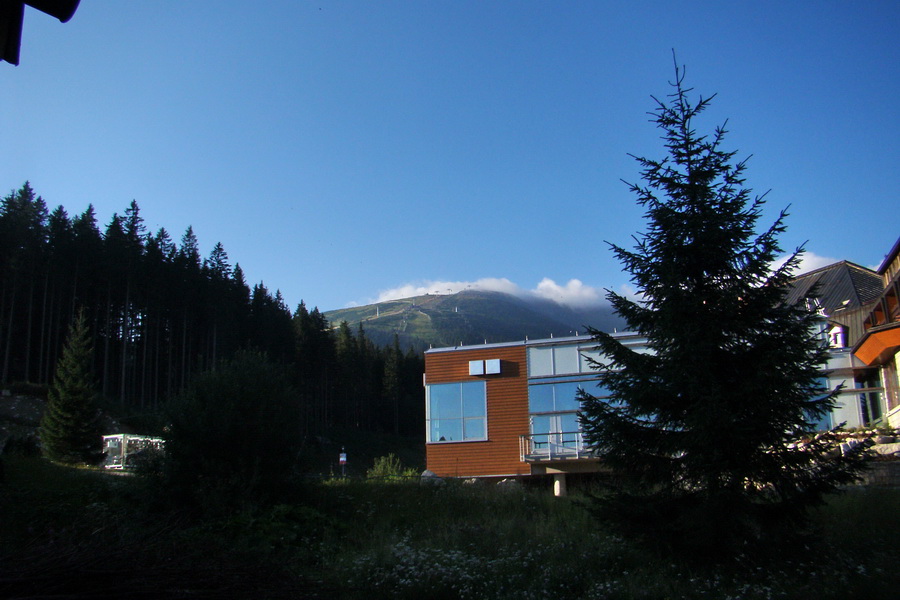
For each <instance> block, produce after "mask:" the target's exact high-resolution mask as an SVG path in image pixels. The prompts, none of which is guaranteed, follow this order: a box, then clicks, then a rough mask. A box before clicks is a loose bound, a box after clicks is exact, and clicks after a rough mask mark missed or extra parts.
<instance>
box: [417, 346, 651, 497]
mask: <svg viewBox="0 0 900 600" xmlns="http://www.w3.org/2000/svg"><path fill="white" fill-rule="evenodd" d="M616 335H617V336H618V337H619V339H620V341H621V342H622V343H624V344H626V345H629V346H632V347H634V348H635V349H636V350H638V351H640V350H641V348H643V347H644V339H643V338H641V337H639V336H636V335H633V334H616ZM595 346H596V344H595V343H594V342H593V340H592V339H591V338H590V337H588V336H574V337H566V338H550V339H544V340H526V341H521V342H510V343H499V344H485V345H479V346H456V347H451V348H435V349H431V350H428V351H426V352H425V402H426V415H425V418H426V457H427V465H428V469H429V470H431V471H433V472H434V473H436V474H437V475H439V476H441V477H498V478H503V477H523V476H533V475H554V476H555V480H556V484H557V486H558V488H557V489H558V491H559V492H562V489H563V488H562V486H564V485H565V478H564V475H565V474H566V473H584V472H591V471H597V470H598V469H599V464H598V462H597V459H596V458H594V457H592V456H591V454H590V453H589V452H587V451H586V450H585V445H584V440H583V439H582V436H581V432H580V430H579V425H578V420H577V412H578V409H579V405H578V400H577V399H576V392H577V390H578V388H579V387H583V388H585V389H586V390H587V391H588V392H589V393H591V394H593V395H594V396H598V397H602V396H603V390H601V389H599V388H598V387H597V378H596V372H595V371H594V370H593V369H591V364H590V360H591V359H592V358H595V359H596V358H599V356H598V351H597V350H596V349H595Z"/></svg>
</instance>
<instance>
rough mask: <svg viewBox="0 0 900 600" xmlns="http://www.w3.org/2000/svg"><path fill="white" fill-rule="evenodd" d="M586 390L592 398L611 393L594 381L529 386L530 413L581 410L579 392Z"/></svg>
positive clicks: (558, 382)
mask: <svg viewBox="0 0 900 600" xmlns="http://www.w3.org/2000/svg"><path fill="white" fill-rule="evenodd" d="M579 389H584V390H586V391H587V392H588V393H589V394H591V395H592V396H596V397H600V398H602V397H605V396H608V395H609V392H608V391H607V390H605V389H603V388H602V387H600V386H598V385H597V381H596V380H592V381H559V380H557V381H552V380H551V381H549V382H541V383H532V384H531V385H529V386H528V412H530V413H547V412H567V411H577V410H579V409H580V408H581V405H580V403H579V402H578V390H579Z"/></svg>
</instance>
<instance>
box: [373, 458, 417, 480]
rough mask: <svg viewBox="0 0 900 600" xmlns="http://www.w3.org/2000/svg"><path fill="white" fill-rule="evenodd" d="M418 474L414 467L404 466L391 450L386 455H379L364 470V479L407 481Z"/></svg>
mask: <svg viewBox="0 0 900 600" xmlns="http://www.w3.org/2000/svg"><path fill="white" fill-rule="evenodd" d="M417 476H418V472H417V471H416V469H414V468H406V467H404V466H403V463H401V462H400V459H399V458H398V457H397V455H396V454H394V453H393V452H391V453H390V454H388V455H387V456H379V457H378V458H376V459H375V464H374V465H373V466H372V468H371V469H369V470H368V471H366V479H377V480H381V481H407V480H412V479H414V478H415V477H417Z"/></svg>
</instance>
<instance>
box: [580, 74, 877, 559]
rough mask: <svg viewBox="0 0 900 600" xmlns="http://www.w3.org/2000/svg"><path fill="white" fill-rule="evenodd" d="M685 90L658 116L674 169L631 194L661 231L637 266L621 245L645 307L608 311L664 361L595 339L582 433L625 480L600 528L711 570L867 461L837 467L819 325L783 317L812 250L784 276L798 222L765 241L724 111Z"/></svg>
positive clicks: (789, 520)
mask: <svg viewBox="0 0 900 600" xmlns="http://www.w3.org/2000/svg"><path fill="white" fill-rule="evenodd" d="M671 85H672V87H673V92H672V94H670V96H669V99H668V101H660V100H658V99H656V98H654V100H655V101H656V103H657V107H656V110H655V111H654V112H652V113H650V114H651V115H653V116H654V120H655V122H656V124H657V126H658V127H659V128H660V129H661V130H662V132H663V135H662V139H664V140H665V146H666V148H667V151H668V153H667V156H666V157H665V158H663V159H662V160H653V159H648V158H640V157H635V158H636V160H637V161H638V163H639V164H640V166H641V167H642V172H641V176H642V179H643V181H644V183H643V184H641V185H638V184H633V185H631V186H630V189H631V191H632V192H633V193H634V194H635V195H636V196H637V202H638V204H639V205H640V206H642V207H644V208H645V209H646V213H645V218H646V220H647V231H646V232H645V233H643V234H640V235H638V236H636V237H635V241H636V245H635V246H634V249H633V250H627V249H625V248H622V247H620V246H616V245H611V246H612V250H613V253H614V254H615V256H616V257H617V258H618V260H620V261H621V263H622V264H623V266H624V268H625V270H626V271H627V272H628V273H630V275H631V281H632V283H633V284H634V285H635V286H636V288H637V291H638V295H637V297H636V298H635V299H630V298H626V297H624V296H621V295H618V294H615V293H613V292H609V294H608V299H609V300H610V302H611V303H612V305H613V307H614V308H615V310H616V311H617V313H618V314H619V315H620V316H622V317H623V318H624V319H625V320H626V321H627V323H628V325H629V328H630V329H631V330H632V331H634V332H637V333H638V334H640V335H642V336H645V337H646V341H647V346H648V347H649V349H650V350H651V352H650V353H640V352H635V351H633V350H631V349H629V348H626V347H625V346H623V345H622V344H621V343H620V342H619V341H618V340H617V339H616V337H614V336H612V335H609V334H606V333H603V332H600V331H597V330H593V329H591V330H590V333H591V335H593V337H594V339H595V340H596V342H597V344H598V346H599V349H600V351H601V356H602V358H601V359H600V360H598V361H595V362H594V366H595V368H596V369H597V370H598V377H599V387H600V390H602V391H600V392H594V394H590V393H586V392H582V393H581V401H582V413H581V423H582V427H583V430H584V434H585V439H586V440H587V442H588V443H589V445H590V446H591V447H592V448H593V449H594V450H595V451H596V453H597V455H598V456H599V457H600V459H601V461H602V464H604V465H606V466H607V467H609V468H610V469H611V471H612V475H613V477H612V479H611V482H612V484H613V485H611V486H610V488H609V490H608V492H607V493H606V494H604V495H601V496H599V497H598V503H599V506H598V510H597V514H598V515H600V516H601V518H602V519H603V520H605V521H607V522H608V523H609V524H612V525H613V526H614V527H615V528H617V529H618V530H619V531H620V532H622V533H624V534H625V535H628V536H634V537H637V538H638V539H642V540H644V541H646V542H648V543H650V544H652V545H654V546H656V547H667V548H669V549H676V550H678V551H682V550H685V549H687V550H690V551H696V552H699V553H704V554H706V555H708V554H709V553H711V552H716V553H718V552H721V551H727V550H729V549H736V548H740V547H745V544H746V543H747V542H753V541H754V540H756V541H761V540H765V539H771V536H770V534H774V533H775V532H777V531H782V532H783V531H789V530H791V528H790V527H785V526H786V525H790V524H796V523H797V522H801V521H802V520H803V517H804V515H805V513H806V509H807V508H808V507H809V506H811V505H813V504H816V503H817V502H819V501H821V499H822V496H823V494H825V493H827V492H829V491H831V490H834V489H835V487H836V486H838V485H840V484H844V483H848V482H850V481H852V480H853V479H854V478H855V477H856V473H857V472H858V469H859V468H860V462H861V459H860V457H848V458H846V459H842V458H829V457H828V456H826V454H827V448H826V445H825V443H824V442H823V441H821V440H819V439H817V438H816V437H815V436H814V435H813V433H814V432H813V431H812V425H811V423H815V422H816V421H818V420H819V417H821V416H822V415H823V414H825V413H826V412H827V411H828V410H829V409H830V408H831V407H832V405H833V401H834V396H835V394H836V390H827V389H824V388H823V387H822V383H821V382H822V379H821V376H822V372H821V369H822V367H823V366H824V363H825V361H826V354H825V352H826V351H825V348H824V346H823V344H822V342H821V340H820V339H819V338H818V337H817V336H816V335H815V333H814V329H815V328H814V321H815V318H816V317H815V315H814V314H813V313H811V312H810V311H809V310H808V309H807V307H806V306H805V304H802V303H801V305H788V304H786V303H785V302H784V299H785V293H786V290H787V288H788V285H789V283H790V280H791V276H792V274H793V273H794V272H795V271H796V269H797V267H798V263H799V257H800V254H801V252H802V249H798V250H797V251H796V252H795V253H794V254H793V255H792V256H791V258H790V259H789V260H788V261H787V262H786V263H785V264H784V265H783V266H781V267H779V268H777V269H774V271H773V270H772V267H771V265H772V264H773V262H774V261H775V259H776V258H777V257H778V256H779V255H780V254H781V252H782V250H781V248H780V247H779V243H778V239H777V238H778V237H779V234H781V233H783V232H784V231H785V224H784V222H785V217H786V216H787V214H786V212H785V211H782V212H781V214H780V216H779V217H778V218H777V219H776V220H775V221H774V223H773V224H772V225H771V226H770V227H768V228H767V229H765V230H763V231H762V232H761V233H757V230H756V226H757V222H758V220H759V219H760V217H761V214H762V208H763V204H764V201H763V198H762V197H761V196H754V195H753V194H752V191H751V190H750V189H749V188H747V187H745V186H744V182H745V179H744V171H745V165H746V161H741V162H734V161H733V159H734V156H735V154H736V153H735V152H728V151H725V150H723V149H722V141H723V138H724V136H725V134H726V131H725V129H724V127H719V128H716V129H715V132H714V133H713V134H712V135H711V136H704V135H699V134H698V133H697V132H696V131H695V129H694V125H693V120H694V118H695V117H697V115H699V114H700V113H702V112H703V111H704V110H705V109H706V108H707V106H708V105H709V102H710V100H711V99H712V97H711V98H706V99H703V98H702V97H701V98H700V99H699V101H697V102H696V103H692V101H691V99H690V98H689V95H690V92H691V91H692V90H690V89H686V88H685V87H684V86H683V71H682V70H681V69H679V68H678V67H677V65H676V69H675V80H674V82H672V83H671ZM589 391H590V390H588V392H589ZM798 442H799V443H798Z"/></svg>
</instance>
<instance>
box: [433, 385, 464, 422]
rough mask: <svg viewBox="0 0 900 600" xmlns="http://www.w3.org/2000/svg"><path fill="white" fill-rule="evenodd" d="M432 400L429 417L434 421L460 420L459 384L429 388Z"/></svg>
mask: <svg viewBox="0 0 900 600" xmlns="http://www.w3.org/2000/svg"><path fill="white" fill-rule="evenodd" d="M428 390H429V398H430V409H431V410H430V413H429V417H430V418H431V420H432V421H435V420H438V419H448V418H449V419H452V418H459V417H461V416H462V415H461V414H459V411H460V403H459V384H458V383H447V384H441V385H432V386H429V387H428Z"/></svg>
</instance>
